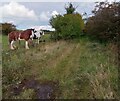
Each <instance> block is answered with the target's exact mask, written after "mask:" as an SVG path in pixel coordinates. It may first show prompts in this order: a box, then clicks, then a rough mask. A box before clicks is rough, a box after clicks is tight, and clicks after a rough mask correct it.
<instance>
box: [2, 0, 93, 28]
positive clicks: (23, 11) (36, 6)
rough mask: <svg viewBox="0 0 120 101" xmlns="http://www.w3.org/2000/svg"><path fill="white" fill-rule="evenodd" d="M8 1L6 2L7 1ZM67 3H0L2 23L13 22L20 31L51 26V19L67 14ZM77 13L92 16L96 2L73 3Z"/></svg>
mask: <svg viewBox="0 0 120 101" xmlns="http://www.w3.org/2000/svg"><path fill="white" fill-rule="evenodd" d="M5 1H6V0H5ZM8 1H9V0H8ZM65 4H67V2H37V1H36V2H15V1H12V2H2V3H0V14H2V16H1V17H0V22H11V23H13V24H15V25H16V26H17V28H18V29H27V28H31V27H37V26H47V27H48V25H49V19H50V18H51V17H52V16H54V15H56V14H65V13H66V11H65V9H64V6H65ZM73 5H74V6H75V7H76V6H78V7H77V10H76V11H77V12H79V13H80V14H83V13H84V12H87V14H88V15H91V11H92V10H93V9H94V6H95V3H94V2H73Z"/></svg>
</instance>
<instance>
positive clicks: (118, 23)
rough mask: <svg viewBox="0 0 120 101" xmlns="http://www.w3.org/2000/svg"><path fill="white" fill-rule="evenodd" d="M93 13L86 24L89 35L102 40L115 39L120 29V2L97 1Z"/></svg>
mask: <svg viewBox="0 0 120 101" xmlns="http://www.w3.org/2000/svg"><path fill="white" fill-rule="evenodd" d="M93 14H94V16H92V17H90V18H89V19H88V22H87V24H86V31H87V33H88V35H90V36H91V37H93V38H95V39H97V40H98V39H99V40H101V41H110V40H115V39H116V38H117V34H118V32H119V31H120V2H117V3H116V2H114V3H112V4H109V2H100V3H98V2H97V3H96V6H95V9H94V10H93Z"/></svg>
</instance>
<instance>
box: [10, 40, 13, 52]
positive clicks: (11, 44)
mask: <svg viewBox="0 0 120 101" xmlns="http://www.w3.org/2000/svg"><path fill="white" fill-rule="evenodd" d="M13 44H14V40H13V41H11V43H10V49H12V50H13V49H14V46H13Z"/></svg>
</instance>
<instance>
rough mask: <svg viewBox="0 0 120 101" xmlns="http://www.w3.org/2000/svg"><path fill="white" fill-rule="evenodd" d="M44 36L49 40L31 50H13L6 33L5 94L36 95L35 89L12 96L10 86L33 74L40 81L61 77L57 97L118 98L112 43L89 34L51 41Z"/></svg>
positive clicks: (20, 96) (58, 80)
mask: <svg viewBox="0 0 120 101" xmlns="http://www.w3.org/2000/svg"><path fill="white" fill-rule="evenodd" d="M44 38H45V39H46V42H45V43H43V42H42V43H40V44H39V45H36V46H35V47H31V49H29V50H25V49H24V47H21V49H18V50H14V51H11V50H9V48H8V45H7V38H6V36H3V53H2V57H3V98H21V99H24V98H34V96H33V95H34V91H31V92H30V90H27V93H26V94H25V93H24V92H25V91H23V92H21V94H20V95H17V96H10V93H11V92H10V90H8V89H9V86H10V85H12V84H17V83H19V82H20V81H21V80H22V79H24V78H26V77H29V76H34V77H35V79H37V80H38V81H41V80H42V81H57V82H58V83H59V94H58V96H56V98H61V99H62V98H66V99H74V98H77V99H94V98H97V99H103V98H108V99H113V98H118V95H117V93H118V91H117V89H118V88H117V77H118V72H117V64H116V63H115V56H116V55H115V54H113V53H114V50H113V49H114V47H111V44H108V45H107V46H104V45H101V44H99V43H96V42H90V41H89V40H88V39H87V38H82V39H80V40H72V41H63V40H61V41H57V42H53V41H50V39H49V36H48V35H46V36H45V37H44ZM23 45H24V44H23V43H22V46H23ZM32 94H33V95H32Z"/></svg>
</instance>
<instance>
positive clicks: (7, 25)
mask: <svg viewBox="0 0 120 101" xmlns="http://www.w3.org/2000/svg"><path fill="white" fill-rule="evenodd" d="M0 25H1V26H2V33H3V34H5V35H7V34H8V33H10V32H11V31H14V30H16V26H15V25H14V24H12V23H0Z"/></svg>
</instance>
